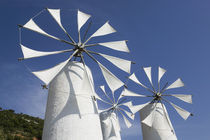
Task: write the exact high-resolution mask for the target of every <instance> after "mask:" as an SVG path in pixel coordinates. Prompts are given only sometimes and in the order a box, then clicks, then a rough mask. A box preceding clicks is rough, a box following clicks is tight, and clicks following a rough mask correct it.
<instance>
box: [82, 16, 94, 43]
mask: <svg viewBox="0 0 210 140" xmlns="http://www.w3.org/2000/svg"><path fill="white" fill-rule="evenodd" d="M91 25H92V20H91V21H90V22H89V24H88V28H87V30H86V31H85V34H84V36H83V39H82V42H84V40H85V38H86V36H87V33H88V31H89V29H90V27H91Z"/></svg>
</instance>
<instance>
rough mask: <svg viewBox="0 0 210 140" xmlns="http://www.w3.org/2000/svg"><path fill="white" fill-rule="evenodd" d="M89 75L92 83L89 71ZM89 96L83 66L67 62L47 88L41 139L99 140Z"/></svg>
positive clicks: (99, 131) (95, 114)
mask: <svg viewBox="0 0 210 140" xmlns="http://www.w3.org/2000/svg"><path fill="white" fill-rule="evenodd" d="M86 68H87V67H86ZM88 74H89V77H91V80H92V74H91V71H90V70H89V68H88ZM92 82H93V81H92ZM93 89H94V88H93ZM91 95H92V94H91V89H90V87H89V86H88V83H87V79H86V77H84V67H83V64H82V63H80V62H75V61H74V62H69V63H68V64H67V66H66V67H65V68H64V69H63V70H62V71H61V72H60V73H59V74H58V75H57V76H56V77H55V79H54V80H53V81H52V82H51V83H50V85H49V93H48V101H47V108H46V113H45V122H44V130H43V136H42V139H43V140H102V139H103V138H102V131H101V125H100V119H99V115H98V109H97V104H96V102H95V101H94V100H93V99H92V98H91Z"/></svg>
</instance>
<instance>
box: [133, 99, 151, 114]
mask: <svg viewBox="0 0 210 140" xmlns="http://www.w3.org/2000/svg"><path fill="white" fill-rule="evenodd" d="M148 104H150V102H147V103H145V104H140V105H135V106H132V107H129V109H130V110H131V112H132V113H133V114H135V113H136V112H138V111H140V110H141V109H142V108H144V107H145V106H147V105H148Z"/></svg>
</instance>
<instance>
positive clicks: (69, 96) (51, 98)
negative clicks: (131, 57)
mask: <svg viewBox="0 0 210 140" xmlns="http://www.w3.org/2000/svg"><path fill="white" fill-rule="evenodd" d="M46 10H47V11H48V12H49V14H50V15H51V16H52V17H53V19H54V20H55V21H56V22H57V24H58V25H59V26H60V28H61V29H62V30H63V31H64V33H65V34H66V35H67V37H68V38H69V41H67V40H63V39H60V38H58V37H55V36H52V35H50V34H48V33H47V32H45V31H44V30H43V29H41V28H40V27H39V26H38V25H37V24H36V23H35V22H34V18H36V17H37V16H38V15H40V14H38V15H37V16H35V17H33V18H32V19H30V20H29V21H28V22H27V23H26V24H25V25H19V27H20V29H22V28H25V29H28V30H31V31H34V32H37V33H39V34H41V35H44V36H47V37H49V38H52V39H54V40H57V41H60V42H62V43H66V44H68V45H69V46H70V48H71V49H67V50H61V51H54V52H42V51H37V50H33V49H30V48H28V47H26V46H24V45H22V44H20V45H21V49H22V52H23V56H24V58H20V59H19V60H25V59H30V58H34V57H42V56H48V55H53V54H59V53H70V52H72V53H71V55H70V57H69V58H68V59H67V60H65V61H63V62H61V63H59V64H57V65H56V66H54V67H52V68H50V69H46V70H41V71H35V72H32V73H33V74H34V75H35V76H37V77H38V78H39V79H41V80H42V81H43V82H44V83H45V85H44V86H43V88H46V87H47V85H48V84H50V85H49V94H48V101H47V109H46V114H45V124H44V131H43V140H58V139H59V140H84V139H88V140H102V133H101V126H100V120H99V116H98V110H97V104H96V102H95V98H98V96H97V94H95V91H94V87H93V80H92V74H91V72H90V70H89V69H88V67H87V66H86V65H85V61H84V54H85V55H86V56H87V58H85V59H91V60H93V61H95V62H96V64H98V66H99V67H100V69H101V71H102V74H103V76H104V78H105V80H106V82H107V84H108V85H109V87H110V88H111V90H112V91H115V90H116V89H118V88H119V87H121V86H122V85H123V82H122V81H121V80H120V79H118V78H117V77H116V76H115V75H114V74H112V73H111V72H110V71H109V70H108V69H107V68H106V67H105V66H104V65H102V64H101V63H100V62H99V61H98V60H96V59H95V58H94V57H93V56H92V55H99V56H102V57H104V58H105V59H107V60H108V61H110V62H111V63H112V64H114V65H116V66H117V67H118V68H120V69H121V70H123V71H125V72H128V73H129V72H130V65H131V61H128V60H124V59H121V58H118V57H113V56H109V55H105V54H102V53H97V52H93V51H89V50H87V48H90V47H93V46H98V45H100V46H104V47H107V48H110V49H113V50H116V51H122V52H129V50H128V48H127V45H126V41H125V40H123V41H113V42H105V43H96V44H88V42H89V41H90V40H91V39H92V38H95V37H98V36H104V35H108V34H111V33H114V32H116V30H115V29H113V28H112V27H111V26H110V24H109V22H106V23H105V24H104V25H103V26H102V27H100V28H99V29H98V30H97V31H96V32H95V33H93V34H92V35H91V36H90V37H89V38H88V39H87V40H85V41H83V42H82V40H81V35H80V30H81V28H82V27H83V25H84V24H85V23H86V22H87V21H88V19H89V18H90V17H91V16H90V15H88V14H85V13H83V12H81V11H79V10H78V11H77V24H78V42H75V41H74V39H73V38H72V37H71V36H70V34H68V33H67V31H66V30H65V28H64V27H63V25H62V23H61V15H60V12H61V10H60V9H48V8H47V9H46ZM46 10H44V11H46ZM88 30H89V28H88V29H87V30H86V32H85V34H84V37H83V38H85V37H86V35H87V32H88ZM86 56H85V57H86ZM72 58H80V62H77V61H72Z"/></svg>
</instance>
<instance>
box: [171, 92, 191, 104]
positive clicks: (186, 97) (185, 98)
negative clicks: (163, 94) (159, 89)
mask: <svg viewBox="0 0 210 140" xmlns="http://www.w3.org/2000/svg"><path fill="white" fill-rule="evenodd" d="M170 95H171V96H174V97H176V98H178V99H180V100H182V101H184V102H187V103H190V104H192V95H185V94H170Z"/></svg>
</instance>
